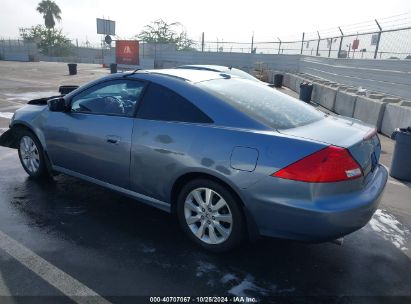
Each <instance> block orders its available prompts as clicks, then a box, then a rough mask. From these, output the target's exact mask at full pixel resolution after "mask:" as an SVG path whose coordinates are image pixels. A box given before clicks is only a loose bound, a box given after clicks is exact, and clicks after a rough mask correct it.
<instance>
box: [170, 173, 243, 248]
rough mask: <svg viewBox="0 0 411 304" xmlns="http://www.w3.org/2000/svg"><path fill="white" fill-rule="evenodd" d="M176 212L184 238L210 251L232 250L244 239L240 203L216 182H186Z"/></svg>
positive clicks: (203, 180) (200, 180) (179, 196)
mask: <svg viewBox="0 0 411 304" xmlns="http://www.w3.org/2000/svg"><path fill="white" fill-rule="evenodd" d="M198 201H200V202H198ZM176 210H177V217H178V221H179V224H180V226H181V228H182V230H183V231H184V233H185V234H186V235H187V237H188V238H189V239H191V240H192V241H193V242H195V243H196V244H198V245H200V246H201V247H203V248H205V249H207V250H209V251H213V252H224V251H228V250H231V249H233V248H234V247H236V246H238V245H239V244H240V243H241V241H242V240H243V239H244V235H245V224H244V223H245V221H244V218H243V213H242V210H241V207H240V202H238V199H236V198H235V196H234V195H233V194H232V193H231V192H230V191H229V190H228V189H227V188H226V187H225V186H223V185H221V184H220V183H218V182H215V181H213V180H209V179H195V180H192V181H190V182H188V183H187V184H185V185H184V186H183V187H182V189H181V191H180V193H179V195H178V199H177V208H176Z"/></svg>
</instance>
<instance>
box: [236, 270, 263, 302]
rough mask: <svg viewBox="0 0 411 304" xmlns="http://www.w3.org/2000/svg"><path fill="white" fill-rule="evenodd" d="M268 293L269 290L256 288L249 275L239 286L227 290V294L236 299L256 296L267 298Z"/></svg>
mask: <svg viewBox="0 0 411 304" xmlns="http://www.w3.org/2000/svg"><path fill="white" fill-rule="evenodd" d="M268 292H269V290H267V289H265V288H262V287H260V286H257V285H256V284H255V283H254V278H253V277H252V276H251V275H247V276H246V277H245V278H244V279H243V280H242V281H241V282H240V283H239V284H237V285H235V286H233V287H232V288H231V289H230V290H228V293H229V294H231V295H234V296H237V297H253V296H255V295H256V294H257V295H259V296H267V295H268Z"/></svg>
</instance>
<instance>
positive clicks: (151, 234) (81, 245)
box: [0, 61, 411, 303]
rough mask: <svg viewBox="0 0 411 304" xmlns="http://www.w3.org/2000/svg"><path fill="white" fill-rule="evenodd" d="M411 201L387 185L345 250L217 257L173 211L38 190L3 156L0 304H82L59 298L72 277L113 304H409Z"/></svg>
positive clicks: (276, 245)
mask: <svg viewBox="0 0 411 304" xmlns="http://www.w3.org/2000/svg"><path fill="white" fill-rule="evenodd" d="M2 65H3V62H1V61H0V75H1V76H0V113H1V112H3V113H4V112H6V111H3V110H2V108H4V107H8V106H9V105H8V104H7V103H8V102H11V100H9V99H7V98H10V96H9V97H7V96H8V95H7V94H9V93H10V91H12V90H11V89H9V88H3V87H2V83H3V82H4V80H2V79H5V78H6V76H5V75H4V73H3V72H2ZM15 65H16V66H18V67H20V68H21V69H23V68H24V64H22V63H18V64H16V63H15ZM37 65H39V67H37V68H42V65H41V63H37ZM56 65H58V64H56ZM87 66H90V67H87V68H86V67H85V68H84V69H85V70H84V71H85V72H84V73H96V74H97V75H101V74H103V73H107V71H105V70H103V72H99V73H100V74H98V73H97V72H89V70H90V71H93V70H94V69H98V66H92V65H87ZM59 68H60V71H61V73H62V72H63V67H62V66H59ZM45 69H46V68H45ZM16 73H17V74H18V72H16ZM17 74H16V75H15V77H18V75H17ZM96 74H93V75H89V74H87V75H89V76H88V77H89V78H92V77H96ZM57 78H58V77H55V78H54V81H55V82H56V83H58V80H56V79H57ZM85 78H87V77H85ZM42 81H44V80H42ZM79 81H80V80H79ZM84 81H87V80H86V79H84ZM21 82H24V81H21ZM53 85H55V83H54V82H53V83H51V84H50V86H49V87H47V88H45V90H52V89H53V87H52V86H53ZM13 90H15V91H14V92H15V93H16V94H17V93H21V92H18V90H16V89H13ZM30 90H31V89H30ZM27 92H30V91H27ZM6 93H7V94H6ZM23 93H24V92H23ZM5 96H6V97H5ZM13 102H16V103H19V104H18V106H21V104H23V101H20V99H18V100H17V99H16V100H13ZM10 112H11V113H12V112H14V110H13V109H11V110H10ZM2 119H4V121H5V123H6V126H3V127H2V126H0V128H6V127H7V124H8V122H7V121H8V118H2ZM0 133H2V130H0ZM381 139H382V148H383V154H382V158H381V161H382V163H383V164H384V165H385V166H387V167H389V166H390V158H391V155H392V149H393V142H392V141H391V140H390V139H389V138H386V137H381ZM410 197H411V184H410V183H404V182H401V181H397V180H395V179H392V178H390V180H389V183H388V184H387V189H386V191H385V193H384V195H383V198H382V202H381V205H380V209H379V210H378V211H377V212H376V214H375V215H374V217H373V219H372V220H371V222H370V223H369V224H368V225H367V226H366V227H364V228H363V229H361V230H359V231H357V232H355V233H353V234H351V235H349V236H347V237H346V238H345V240H344V245H343V246H337V245H334V244H331V243H325V244H304V243H298V242H292V241H285V240H275V239H261V240H259V241H257V242H254V243H246V244H244V245H243V246H242V247H240V248H239V249H237V250H236V251H234V252H230V253H225V254H211V253H208V252H205V251H203V250H201V249H199V248H198V247H196V246H195V245H192V244H191V243H190V242H189V241H188V240H187V239H186V238H185V237H184V236H183V235H182V233H181V232H180V230H179V228H178V226H177V224H176V223H175V221H174V220H173V219H172V218H171V217H170V216H169V215H168V214H167V213H164V212H162V211H160V210H157V209H154V208H151V207H148V206H146V205H144V204H140V203H138V202H136V201H134V200H132V199H129V198H127V197H124V196H122V195H120V194H117V193H115V192H112V191H109V190H106V189H104V188H101V187H99V186H96V185H92V184H89V183H86V182H83V181H80V180H78V179H75V178H71V177H68V176H65V175H58V176H56V177H54V179H53V180H49V181H41V182H40V181H36V180H33V179H31V178H29V177H28V176H27V174H26V173H25V172H24V170H23V169H22V167H21V165H20V162H19V159H18V156H17V152H16V150H12V149H8V148H3V147H0V296H9V295H12V296H14V297H0V302H3V301H6V300H7V301H11V302H9V303H22V302H23V301H24V300H28V299H30V300H32V301H38V302H37V303H45V302H47V301H46V300H48V301H52V300H53V299H54V300H56V301H57V300H58V302H63V301H65V302H67V303H73V302H79V300H78V299H77V300H76V299H69V298H67V297H64V296H63V294H64V292H62V290H63V291H66V292H65V293H66V294H67V293H68V292H67V290H69V291H70V290H71V289H70V288H71V287H72V285H73V284H74V285H75V284H76V283H75V281H74V283H73V280H72V279H74V280H76V281H77V282H79V283H81V284H82V286H85V287H87V288H88V289H90V290H91V291H94V292H95V293H96V294H97V295H100V296H101V297H104V298H105V299H107V300H108V301H110V302H113V303H123V302H125V301H127V300H129V301H130V303H131V302H132V303H137V302H149V299H148V298H138V297H134V296H249V297H255V298H256V299H259V300H261V302H264V303H265V302H276V303H356V302H361V303H376V302H379V303H385V302H386V301H390V302H393V303H410V301H411V259H410V258H411V252H410V250H411V234H410V230H411V199H410ZM22 252H23V253H22ZM25 254H26V255H25ZM42 263H43V264H42ZM44 263H47V265H46V266H44V265H45V264H44ZM39 265H43V266H42V267H43V268H41V267H40V266H39ZM45 269H46V270H45ZM56 273H57V275H55V276H53V275H54V274H56ZM50 278H54V279H53V280H51V279H50ZM60 283H61V284H60ZM25 296H29V298H26V297H25ZM41 296H47V298H44V297H41ZM53 296H54V297H57V298H53ZM393 296H394V297H393ZM95 299H97V301H98V300H102V299H103V298H95ZM90 300H92V298H90ZM23 303H24V302H23Z"/></svg>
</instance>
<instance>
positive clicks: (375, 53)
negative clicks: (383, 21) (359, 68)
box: [374, 19, 382, 59]
mask: <svg viewBox="0 0 411 304" xmlns="http://www.w3.org/2000/svg"><path fill="white" fill-rule="evenodd" d="M375 23H377V26H378V28H379V29H380V31H379V32H378V37H377V44H376V45H375V52H374V59H377V54H378V47H379V46H380V38H381V33H382V28H381V26H380V24H379V23H378V21H377V19H375Z"/></svg>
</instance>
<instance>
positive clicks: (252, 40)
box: [251, 32, 254, 54]
mask: <svg viewBox="0 0 411 304" xmlns="http://www.w3.org/2000/svg"><path fill="white" fill-rule="evenodd" d="M252 53H254V32H253V35H252V36H251V54H252Z"/></svg>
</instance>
